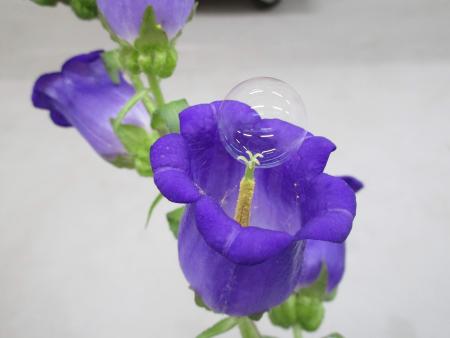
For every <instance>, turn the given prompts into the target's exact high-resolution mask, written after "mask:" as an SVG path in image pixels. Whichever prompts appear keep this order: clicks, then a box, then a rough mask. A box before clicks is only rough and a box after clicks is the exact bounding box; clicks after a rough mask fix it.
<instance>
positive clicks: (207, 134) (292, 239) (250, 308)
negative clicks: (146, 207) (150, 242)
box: [150, 102, 356, 316]
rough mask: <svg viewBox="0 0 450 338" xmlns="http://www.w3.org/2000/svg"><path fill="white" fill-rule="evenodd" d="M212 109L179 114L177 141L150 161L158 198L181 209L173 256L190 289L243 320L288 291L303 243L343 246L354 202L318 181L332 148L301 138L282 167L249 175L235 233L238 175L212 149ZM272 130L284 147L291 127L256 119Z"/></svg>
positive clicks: (167, 140) (238, 166) (333, 182)
mask: <svg viewBox="0 0 450 338" xmlns="http://www.w3.org/2000/svg"><path fill="white" fill-rule="evenodd" d="M219 105H220V102H215V103H212V104H201V105H196V106H193V107H190V108H188V109H186V110H184V111H183V112H182V113H181V114H180V129H181V135H180V134H169V135H166V136H164V137H162V138H161V139H159V140H158V141H157V142H156V143H155V144H154V145H153V147H152V148H151V151H150V160H151V164H152V167H153V171H154V179H155V183H156V185H157V187H158V188H159V190H160V191H161V193H162V194H163V195H164V196H165V197H167V198H168V199H169V200H171V201H173V202H178V203H187V204H188V205H187V208H186V212H185V214H184V216H183V219H182V221H181V224H180V232H179V243H178V249H179V260H180V264H181V268H182V270H183V272H184V274H185V276H186V278H187V280H188V281H189V283H190V285H191V287H192V288H193V289H194V290H195V291H196V292H197V293H198V294H199V295H200V296H201V297H202V299H203V301H204V302H205V303H206V304H207V305H208V306H209V307H210V308H212V309H213V310H215V311H217V312H223V313H227V314H230V315H236V316H244V315H249V314H254V313H258V312H262V311H265V310H268V309H269V308H271V307H273V306H276V305H277V304H280V303H281V302H283V301H284V300H285V299H286V298H287V297H288V296H289V295H290V294H291V293H292V292H293V291H294V289H295V288H296V287H297V285H298V280H299V276H300V273H301V268H302V262H303V250H304V247H305V241H304V240H307V239H314V240H322V241H330V242H343V241H344V240H345V239H346V237H347V236H348V234H349V232H350V230H351V226H352V221H353V218H354V216H355V212H356V201H355V194H354V192H353V191H352V189H351V188H350V187H349V186H348V185H347V183H346V182H345V181H344V180H342V179H340V178H338V177H333V176H330V175H327V174H324V173H323V169H324V167H325V165H326V163H327V160H328V157H329V154H330V153H331V152H332V151H333V150H334V149H335V146H334V144H333V143H331V142H330V141H329V140H327V139H326V138H323V137H317V136H313V135H312V134H309V133H308V135H307V136H306V138H305V139H304V141H303V143H302V144H301V145H300V146H299V148H298V150H297V151H296V152H294V154H293V155H291V156H290V157H289V158H288V159H287V161H286V162H284V163H283V164H282V165H279V166H277V167H273V168H268V169H262V168H259V169H256V170H255V181H256V188H255V194H254V198H253V203H252V213H251V219H250V226H249V227H242V226H241V225H240V224H239V223H237V222H236V221H235V220H234V219H233V218H232V216H230V215H233V213H234V209H235V207H236V200H237V195H238V189H239V183H240V180H241V178H242V176H243V174H244V171H245V166H244V165H243V164H242V163H241V162H239V161H237V160H236V159H234V158H232V157H231V156H230V155H229V154H228V152H227V151H226V149H225V147H224V146H223V144H222V142H221V140H220V136H219V133H218V128H217V110H218V108H219ZM248 114H252V116H255V114H254V112H251V111H250V110H249V107H248V106H247V105H245V104H237V105H234V111H233V116H234V117H236V118H237V119H239V118H242V121H246V117H247V118H248V116H249V115H248ZM271 124H273V125H274V127H276V128H283V126H282V125H283V124H284V125H285V128H287V132H286V133H279V134H278V135H285V137H288V138H289V137H291V136H292V128H297V127H294V126H292V125H289V124H286V123H280V121H279V120H277V119H273V120H264V125H265V126H266V127H268V126H269V127H270V125H271ZM298 129H299V132H301V129H300V128H298ZM281 137H284V136H281ZM263 141H264V140H263ZM273 141H275V140H273ZM276 141H277V142H281V143H280V144H284V142H285V141H286V140H276ZM264 142H266V141H264ZM255 146H256V147H257V146H258V145H255Z"/></svg>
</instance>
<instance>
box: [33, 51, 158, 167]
mask: <svg viewBox="0 0 450 338" xmlns="http://www.w3.org/2000/svg"><path fill="white" fill-rule="evenodd" d="M134 93H135V91H134V89H133V87H131V86H130V85H129V84H128V83H127V82H125V80H124V79H123V78H121V81H120V83H119V84H114V83H113V82H112V81H111V79H110V77H109V75H108V72H107V71H106V68H105V66H104V64H103V61H102V59H101V52H100V51H95V52H91V53H88V54H83V55H78V56H75V57H73V58H71V59H70V60H68V61H67V62H66V63H65V64H64V66H63V67H62V71H61V72H59V73H51V74H45V75H43V76H41V77H40V78H39V79H38V80H37V81H36V83H35V85H34V88H33V95H32V100H33V104H34V105H35V106H36V107H37V108H42V109H48V110H49V111H50V116H51V118H52V120H53V122H55V124H57V125H60V126H69V125H72V126H74V127H75V128H76V129H77V130H78V131H79V132H80V133H81V135H82V136H83V137H84V138H85V139H86V140H87V141H88V142H89V143H90V145H91V146H92V147H93V148H94V149H95V150H96V151H97V152H98V153H99V154H100V155H101V156H102V157H104V158H105V159H106V160H111V161H114V160H116V158H117V157H118V156H127V152H126V150H125V149H124V147H123V145H122V143H121V142H120V141H119V139H118V138H117V136H116V135H115V133H114V131H113V129H112V126H111V119H112V118H114V117H116V116H117V113H118V112H119V111H120V109H121V108H122V107H123V106H124V105H125V103H126V102H127V101H128V100H129V99H130V98H131V97H132V96H133V95H134ZM123 123H124V124H132V125H136V126H139V127H142V128H144V129H148V126H149V124H150V123H149V116H148V114H147V112H146V111H145V109H144V107H143V105H142V104H141V103H139V104H137V105H136V106H135V107H133V109H132V110H131V111H130V112H129V113H128V114H127V116H126V117H125V119H124V120H123Z"/></svg>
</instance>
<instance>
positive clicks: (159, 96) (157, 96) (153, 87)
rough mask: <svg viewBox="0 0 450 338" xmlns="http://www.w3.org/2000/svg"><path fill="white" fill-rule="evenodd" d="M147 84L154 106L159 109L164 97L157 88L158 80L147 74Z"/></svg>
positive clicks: (158, 87) (159, 88)
mask: <svg viewBox="0 0 450 338" xmlns="http://www.w3.org/2000/svg"><path fill="white" fill-rule="evenodd" d="M147 78H148V84H149V85H150V90H151V91H152V93H153V96H154V98H155V101H156V105H157V106H158V107H161V106H163V105H164V103H165V101H164V95H163V93H162V91H161V87H160V86H159V80H158V78H157V77H156V76H155V75H152V74H147Z"/></svg>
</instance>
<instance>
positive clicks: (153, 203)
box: [145, 193, 164, 228]
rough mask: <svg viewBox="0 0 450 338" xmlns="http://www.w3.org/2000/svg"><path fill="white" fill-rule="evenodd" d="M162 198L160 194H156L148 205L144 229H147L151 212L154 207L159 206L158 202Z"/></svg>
mask: <svg viewBox="0 0 450 338" xmlns="http://www.w3.org/2000/svg"><path fill="white" fill-rule="evenodd" d="M163 198H164V196H163V195H161V194H160V193H158V195H156V197H155V199H154V200H153V202H152V204H150V208H148V213H147V219H146V221H145V227H146V228H147V227H148V224H149V223H150V219H151V217H152V214H153V211H154V210H155V208H156V206H157V205H158V204H159V202H161V200H162V199H163Z"/></svg>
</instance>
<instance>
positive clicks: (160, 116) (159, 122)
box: [152, 99, 188, 133]
mask: <svg viewBox="0 0 450 338" xmlns="http://www.w3.org/2000/svg"><path fill="white" fill-rule="evenodd" d="M187 107H188V102H187V101H186V100H185V99H181V100H177V101H172V102H169V103H166V104H165V105H163V106H161V107H159V108H158V109H157V110H156V111H155V112H154V113H153V115H152V128H153V129H155V130H160V131H162V132H164V133H176V132H179V131H180V119H179V116H178V115H179V114H180V112H181V111H182V110H184V109H185V108H187Z"/></svg>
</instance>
